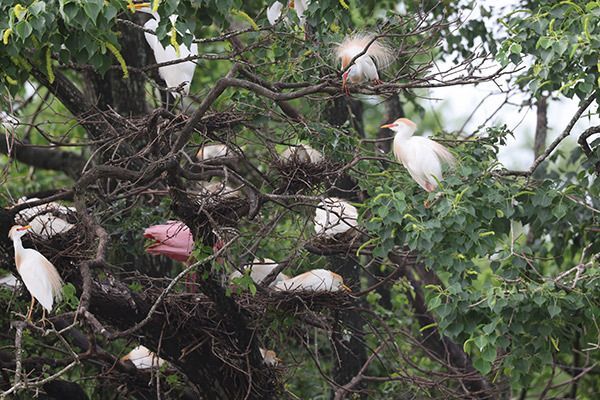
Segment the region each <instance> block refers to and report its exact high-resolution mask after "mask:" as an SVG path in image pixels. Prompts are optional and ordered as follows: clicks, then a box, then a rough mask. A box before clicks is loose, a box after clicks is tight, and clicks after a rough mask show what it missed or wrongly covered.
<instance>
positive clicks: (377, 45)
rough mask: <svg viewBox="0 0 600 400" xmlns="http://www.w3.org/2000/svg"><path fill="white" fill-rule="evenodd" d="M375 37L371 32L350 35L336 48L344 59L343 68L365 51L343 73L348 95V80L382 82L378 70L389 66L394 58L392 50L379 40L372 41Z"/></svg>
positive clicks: (354, 81)
mask: <svg viewBox="0 0 600 400" xmlns="http://www.w3.org/2000/svg"><path fill="white" fill-rule="evenodd" d="M373 38H374V36H373V35H371V34H359V35H353V36H349V37H347V38H346V39H345V40H344V41H343V42H342V44H340V45H339V46H338V47H337V48H336V55H337V57H338V58H339V59H341V61H342V68H341V69H342V70H344V69H346V67H347V66H348V65H349V64H350V62H351V61H352V60H353V59H354V57H356V56H358V55H359V54H362V53H364V54H362V55H361V56H360V57H358V58H357V59H356V60H355V61H354V63H353V64H352V65H351V66H350V67H349V68H348V69H347V70H346V72H344V74H343V75H342V89H343V90H344V91H345V92H346V94H348V95H349V94H350V91H349V89H348V82H351V83H354V84H356V83H362V82H367V81H371V82H373V83H374V84H381V83H382V82H381V80H380V79H379V72H378V71H379V70H382V69H383V68H385V67H387V66H388V65H389V64H390V62H391V61H392V59H393V56H392V50H391V49H389V48H388V47H386V46H385V45H383V44H382V43H381V42H380V41H379V40H375V41H374V42H373V43H371V41H372V40H373ZM369 43H371V45H370V46H369Z"/></svg>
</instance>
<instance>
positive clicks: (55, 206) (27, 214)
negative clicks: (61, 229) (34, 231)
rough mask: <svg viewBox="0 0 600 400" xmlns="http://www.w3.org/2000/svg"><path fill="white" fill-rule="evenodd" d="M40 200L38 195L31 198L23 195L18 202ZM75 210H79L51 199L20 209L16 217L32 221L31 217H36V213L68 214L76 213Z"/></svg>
mask: <svg viewBox="0 0 600 400" xmlns="http://www.w3.org/2000/svg"><path fill="white" fill-rule="evenodd" d="M38 200H40V199H39V198H37V197H31V198H29V199H28V198H27V197H21V198H20V199H18V200H17V204H23V203H31V202H33V201H38ZM75 212H77V209H75V207H67V206H63V205H62V204H60V203H56V202H54V201H51V202H49V203H46V204H40V205H39V206H32V207H29V208H25V209H23V210H21V211H19V212H18V213H17V215H16V217H17V219H21V220H23V221H31V219H32V218H33V217H35V216H36V215H39V214H46V213H53V214H54V213H57V214H63V215H68V214H70V213H75Z"/></svg>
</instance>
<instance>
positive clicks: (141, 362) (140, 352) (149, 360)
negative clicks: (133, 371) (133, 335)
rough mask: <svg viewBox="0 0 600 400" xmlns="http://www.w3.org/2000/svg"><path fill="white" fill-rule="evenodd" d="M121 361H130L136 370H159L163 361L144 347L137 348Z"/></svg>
mask: <svg viewBox="0 0 600 400" xmlns="http://www.w3.org/2000/svg"><path fill="white" fill-rule="evenodd" d="M121 361H123V362H125V361H131V362H132V363H133V365H135V367H136V368H137V369H151V368H160V367H161V366H162V365H163V364H164V363H166V361H165V360H163V359H162V358H160V357H158V356H157V355H156V354H154V353H153V352H151V351H150V350H148V349H147V348H146V347H144V346H137V347H136V348H134V349H133V350H131V351H130V352H129V353H128V354H126V355H125V356H123V357H122V358H121Z"/></svg>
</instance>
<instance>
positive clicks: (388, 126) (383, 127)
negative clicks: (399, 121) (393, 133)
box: [380, 124, 396, 129]
mask: <svg viewBox="0 0 600 400" xmlns="http://www.w3.org/2000/svg"><path fill="white" fill-rule="evenodd" d="M394 126H396V124H385V125H381V126H380V128H381V129H386V128H387V129H392V128H393V127H394Z"/></svg>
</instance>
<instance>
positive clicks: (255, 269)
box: [229, 258, 289, 287]
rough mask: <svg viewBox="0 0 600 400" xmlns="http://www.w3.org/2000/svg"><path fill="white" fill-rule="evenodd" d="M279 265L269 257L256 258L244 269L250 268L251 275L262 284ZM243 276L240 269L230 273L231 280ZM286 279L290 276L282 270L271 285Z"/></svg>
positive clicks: (255, 281) (256, 281)
mask: <svg viewBox="0 0 600 400" xmlns="http://www.w3.org/2000/svg"><path fill="white" fill-rule="evenodd" d="M277 265H278V264H277V263H276V262H275V261H273V260H271V259H269V258H265V259H262V260H260V259H258V258H255V259H254V261H252V263H251V264H246V265H244V270H248V269H249V270H250V277H251V278H252V280H253V281H254V283H258V284H260V283H262V281H263V280H264V279H265V278H266V277H267V276H268V275H269V274H270V273H271V271H273V270H274V269H275V268H277ZM241 276H242V274H241V273H240V271H233V272H232V273H231V275H229V281H232V280H233V279H234V278H239V277H241ZM285 279H289V277H288V276H287V275H285V274H284V273H281V272H280V273H279V274H277V276H276V277H275V280H274V281H273V282H271V284H270V285H269V286H270V287H272V286H274V285H275V284H277V283H278V282H281V281H283V280H285Z"/></svg>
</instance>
